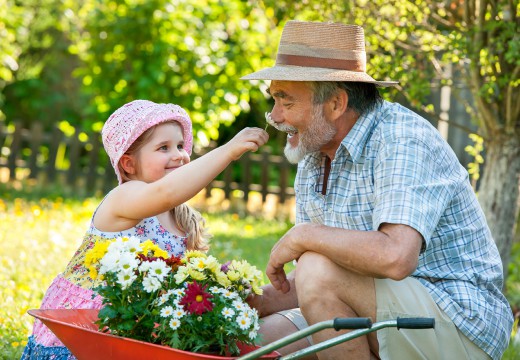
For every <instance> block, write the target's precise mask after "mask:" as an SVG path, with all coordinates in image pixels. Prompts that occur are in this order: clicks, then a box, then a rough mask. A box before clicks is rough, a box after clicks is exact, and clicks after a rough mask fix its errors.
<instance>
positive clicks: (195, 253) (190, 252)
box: [184, 250, 208, 261]
mask: <svg viewBox="0 0 520 360" xmlns="http://www.w3.org/2000/svg"><path fill="white" fill-rule="evenodd" d="M184 256H185V257H186V260H188V261H189V260H190V259H191V258H195V257H201V258H207V257H208V255H206V254H204V253H203V252H202V251H199V250H188V251H186V254H185V255H184Z"/></svg>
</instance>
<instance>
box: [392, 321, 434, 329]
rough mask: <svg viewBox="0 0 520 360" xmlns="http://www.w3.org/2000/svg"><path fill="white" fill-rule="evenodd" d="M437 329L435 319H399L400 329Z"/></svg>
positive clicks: (398, 326) (398, 327) (398, 325)
mask: <svg viewBox="0 0 520 360" xmlns="http://www.w3.org/2000/svg"><path fill="white" fill-rule="evenodd" d="M434 327H435V319H434V318H397V330H399V329H432V328H434Z"/></svg>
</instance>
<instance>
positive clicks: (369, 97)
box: [309, 81, 383, 116]
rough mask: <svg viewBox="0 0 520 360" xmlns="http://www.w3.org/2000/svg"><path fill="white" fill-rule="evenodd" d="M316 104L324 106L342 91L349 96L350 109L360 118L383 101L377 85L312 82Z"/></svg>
mask: <svg viewBox="0 0 520 360" xmlns="http://www.w3.org/2000/svg"><path fill="white" fill-rule="evenodd" d="M309 84H310V86H311V89H312V91H313V102H314V104H323V103H324V102H326V101H327V100H329V99H330V98H331V97H332V96H334V95H335V94H337V92H338V91H340V90H345V91H346V93H347V94H348V107H349V108H350V109H352V110H354V111H355V112H356V113H358V114H359V115H360V116H361V115H363V114H364V113H365V112H368V111H370V110H372V109H373V108H374V107H375V106H376V105H377V104H378V103H380V102H381V101H383V98H382V97H381V95H380V94H379V90H378V89H377V86H376V85H375V84H370V83H364V82H346V81H311V82H309Z"/></svg>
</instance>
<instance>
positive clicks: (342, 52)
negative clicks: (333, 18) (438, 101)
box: [241, 21, 398, 86]
mask: <svg viewBox="0 0 520 360" xmlns="http://www.w3.org/2000/svg"><path fill="white" fill-rule="evenodd" d="M366 62H367V60H366V52H365V35H364V32H363V28H362V27H360V26H357V25H345V24H339V23H321V22H304V21H288V22H287V23H286V24H285V27H284V29H283V32H282V38H281V39H280V45H279V47H278V54H277V56H276V64H275V65H274V66H273V67H270V68H266V69H263V70H260V71H257V72H254V73H252V74H249V75H246V76H244V77H242V78H241V79H243V80H287V81H350V82H353V81H359V82H366V83H372V84H376V85H378V86H393V85H396V84H397V83H398V82H397V81H376V80H374V79H373V78H372V77H371V76H370V75H368V74H367V73H366Z"/></svg>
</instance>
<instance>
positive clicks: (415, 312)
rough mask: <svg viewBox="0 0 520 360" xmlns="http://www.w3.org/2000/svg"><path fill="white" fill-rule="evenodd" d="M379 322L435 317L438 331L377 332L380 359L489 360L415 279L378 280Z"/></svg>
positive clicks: (391, 330) (394, 329)
mask: <svg viewBox="0 0 520 360" xmlns="http://www.w3.org/2000/svg"><path fill="white" fill-rule="evenodd" d="M375 286H376V301H377V319H376V321H384V320H390V319H396V318H397V317H433V318H435V329H419V330H414V329H400V330H397V328H385V329H381V330H379V331H378V332H377V340H378V342H379V356H380V357H381V359H399V360H407V359H410V360H415V359H471V360H480V359H490V357H489V355H487V354H486V353H485V352H484V351H483V350H482V349H480V348H479V347H478V346H476V345H475V344H474V343H473V342H471V341H470V340H469V339H468V338H467V337H466V336H465V335H463V334H462V333H461V332H460V331H459V330H458V329H457V327H456V326H455V325H454V324H453V322H452V321H451V319H450V318H449V317H448V316H447V315H446V314H445V313H444V312H443V311H442V310H441V309H439V307H438V306H437V304H436V303H435V302H434V301H433V299H432V297H431V296H430V294H429V293H428V290H426V288H425V287H424V286H423V285H422V284H421V283H420V282H419V280H417V279H414V278H411V277H409V278H406V279H404V280H402V281H393V280H389V279H375ZM403 294H407V296H403Z"/></svg>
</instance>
